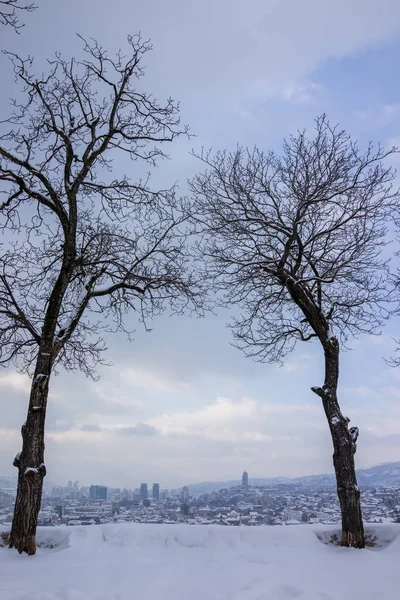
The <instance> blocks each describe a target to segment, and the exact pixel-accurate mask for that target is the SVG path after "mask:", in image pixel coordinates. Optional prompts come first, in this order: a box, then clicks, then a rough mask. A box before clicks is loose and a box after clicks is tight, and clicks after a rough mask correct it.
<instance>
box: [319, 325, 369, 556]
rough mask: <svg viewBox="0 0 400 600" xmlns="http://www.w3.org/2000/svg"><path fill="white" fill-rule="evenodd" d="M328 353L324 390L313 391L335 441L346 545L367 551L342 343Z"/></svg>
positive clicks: (332, 344) (333, 342) (332, 342)
mask: <svg viewBox="0 0 400 600" xmlns="http://www.w3.org/2000/svg"><path fill="white" fill-rule="evenodd" d="M324 354H325V381H324V385H323V387H322V388H311V389H312V390H313V392H315V393H316V394H317V395H318V396H320V397H321V399H322V405H323V408H324V411H325V415H326V418H327V420H328V424H329V428H330V432H331V437H332V442H333V466H334V469H335V475H336V485H337V493H338V498H339V503H340V511H341V516H342V539H341V545H342V546H351V547H353V548H364V526H363V520H362V514H361V503H360V491H359V489H358V486H357V475H356V469H355V463H354V454H355V452H356V449H357V445H356V442H357V437H358V429H357V428H356V427H352V428H350V429H349V427H348V423H349V421H348V419H346V417H344V416H343V415H342V413H341V410H340V406H339V402H338V398H337V386H338V379H339V344H338V341H337V339H336V338H334V337H332V338H331V340H330V344H329V346H328V347H327V348H326V349H325V351H324Z"/></svg>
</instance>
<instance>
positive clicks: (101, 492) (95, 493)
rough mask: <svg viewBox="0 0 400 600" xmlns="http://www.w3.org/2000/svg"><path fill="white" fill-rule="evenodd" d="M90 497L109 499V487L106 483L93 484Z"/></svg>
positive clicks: (93, 498) (92, 498)
mask: <svg viewBox="0 0 400 600" xmlns="http://www.w3.org/2000/svg"><path fill="white" fill-rule="evenodd" d="M89 498H90V499H91V500H107V487H106V486H105V485H91V486H90V489H89Z"/></svg>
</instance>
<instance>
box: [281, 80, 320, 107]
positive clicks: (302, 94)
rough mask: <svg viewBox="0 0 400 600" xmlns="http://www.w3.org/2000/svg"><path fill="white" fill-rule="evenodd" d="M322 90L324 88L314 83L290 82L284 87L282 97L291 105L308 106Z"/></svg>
mask: <svg viewBox="0 0 400 600" xmlns="http://www.w3.org/2000/svg"><path fill="white" fill-rule="evenodd" d="M323 90H324V87H323V86H322V85H320V84H319V83H316V82H314V81H304V82H302V83H300V82H298V83H294V82H291V83H287V84H286V85H285V86H284V88H283V91H282V97H283V98H284V100H287V101H288V102H292V103H293V104H310V103H312V102H313V101H314V100H315V99H316V97H317V96H318V95H319V94H321V92H322V91H323Z"/></svg>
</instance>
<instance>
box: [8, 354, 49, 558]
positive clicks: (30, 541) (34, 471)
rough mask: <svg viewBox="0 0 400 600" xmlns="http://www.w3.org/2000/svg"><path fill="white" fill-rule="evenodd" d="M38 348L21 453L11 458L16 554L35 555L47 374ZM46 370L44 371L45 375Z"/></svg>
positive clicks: (46, 364)
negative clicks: (14, 482)
mask: <svg viewBox="0 0 400 600" xmlns="http://www.w3.org/2000/svg"><path fill="white" fill-rule="evenodd" d="M47 350H48V351H47V352H46V347H45V348H44V349H43V347H42V348H41V350H40V353H39V356H38V359H37V364H36V370H35V376H34V379H33V381H32V387H31V394H30V400H29V408H28V415H27V419H26V422H25V423H24V425H23V426H22V428H21V433H22V452H20V453H18V454H17V456H16V457H15V459H14V466H15V467H17V468H18V488H17V497H16V500H15V508H14V518H13V522H12V528H11V534H10V541H9V547H10V548H16V549H17V550H18V552H19V553H21V552H26V553H27V554H35V552H36V542H35V536H36V527H37V521H38V515H39V511H40V505H41V499H42V488H43V478H44V477H45V475H46V467H45V464H44V426H45V417H46V405H47V397H48V392H49V378H50V373H51V352H50V351H49V350H50V349H49V348H47ZM47 373H48V374H47Z"/></svg>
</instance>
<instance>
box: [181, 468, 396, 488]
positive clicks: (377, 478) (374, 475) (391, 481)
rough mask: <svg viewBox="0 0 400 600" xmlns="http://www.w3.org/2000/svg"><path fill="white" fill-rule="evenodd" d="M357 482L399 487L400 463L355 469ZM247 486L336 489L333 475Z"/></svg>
mask: <svg viewBox="0 0 400 600" xmlns="http://www.w3.org/2000/svg"><path fill="white" fill-rule="evenodd" d="M357 480H358V484H359V486H368V487H379V486H390V485H400V462H391V463H384V464H382V465H377V466H375V467H369V468H368V469H357ZM241 483H242V482H241V481H240V480H239V479H235V480H230V481H203V482H201V483H194V484H191V485H189V486H188V487H189V490H190V492H191V493H193V494H201V493H206V492H210V491H213V490H220V489H223V488H230V487H235V486H238V485H241ZM249 484H250V485H252V486H266V487H276V486H278V485H288V486H290V485H293V486H296V487H305V488H313V489H315V488H316V489H318V488H320V489H330V488H333V489H334V488H335V487H336V479H335V475H334V473H324V474H321V475H305V476H304V477H295V478H290V477H266V478H264V477H262V478H260V477H259V478H249Z"/></svg>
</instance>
